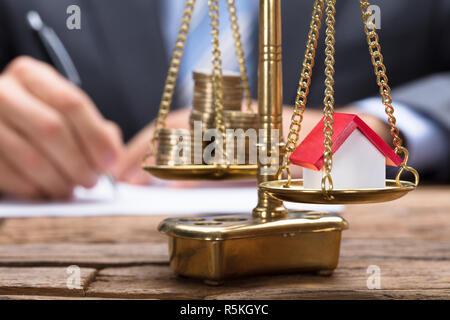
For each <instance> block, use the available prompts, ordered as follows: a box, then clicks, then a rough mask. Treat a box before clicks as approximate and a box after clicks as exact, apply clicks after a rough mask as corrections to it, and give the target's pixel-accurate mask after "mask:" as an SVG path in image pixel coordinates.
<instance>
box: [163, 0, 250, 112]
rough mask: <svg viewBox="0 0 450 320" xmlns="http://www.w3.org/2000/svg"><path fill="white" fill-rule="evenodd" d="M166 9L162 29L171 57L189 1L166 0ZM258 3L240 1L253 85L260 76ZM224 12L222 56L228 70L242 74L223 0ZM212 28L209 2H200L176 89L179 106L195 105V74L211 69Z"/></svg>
mask: <svg viewBox="0 0 450 320" xmlns="http://www.w3.org/2000/svg"><path fill="white" fill-rule="evenodd" d="M163 3H164V4H163V7H162V10H163V12H162V19H161V21H162V24H163V25H162V30H163V36H164V40H165V46H166V48H167V53H168V56H169V57H170V55H171V53H172V49H173V46H174V44H175V40H176V38H177V32H178V27H179V25H180V21H181V15H182V13H183V9H184V5H185V1H182V0H165V1H163ZM258 4H259V1H258V0H236V10H237V16H238V22H239V30H240V33H241V41H242V45H243V48H244V53H245V58H246V60H247V64H246V66H247V70H248V75H249V77H250V83H252V77H253V76H254V75H255V74H256V72H255V71H256V70H255V67H254V66H256V64H255V63H252V62H255V61H256V59H257V43H256V42H257V41H255V40H257V39H256V37H255V34H256V32H257V24H258ZM219 12H220V25H219V28H220V29H219V34H220V48H221V53H222V67H223V69H224V70H232V71H239V65H238V62H237V58H236V50H235V46H234V38H233V32H232V29H231V22H230V18H229V13H228V6H227V2H226V0H219ZM211 39H212V37H211V26H210V18H209V9H208V1H207V0H197V3H196V5H195V9H194V13H193V16H192V21H191V28H190V31H189V36H188V38H187V42H186V48H185V51H184V56H183V62H182V64H181V67H180V73H179V77H178V82H177V90H176V97H175V101H176V105H177V106H180V107H185V106H189V105H191V103H192V94H193V80H192V71H194V70H197V69H207V70H211V66H212V63H211V58H212V53H211V51H212V47H211V46H212V45H211Z"/></svg>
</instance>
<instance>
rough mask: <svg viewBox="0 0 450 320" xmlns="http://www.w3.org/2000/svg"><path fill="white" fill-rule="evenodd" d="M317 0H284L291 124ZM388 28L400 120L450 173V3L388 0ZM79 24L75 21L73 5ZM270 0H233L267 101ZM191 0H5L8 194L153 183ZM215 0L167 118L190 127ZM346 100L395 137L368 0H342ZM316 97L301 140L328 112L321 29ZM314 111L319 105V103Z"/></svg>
mask: <svg viewBox="0 0 450 320" xmlns="http://www.w3.org/2000/svg"><path fill="white" fill-rule="evenodd" d="M313 2H314V1H313V0H310V1H295V0H284V1H283V2H282V5H283V12H282V15H283V66H284V103H285V104H286V106H287V107H286V108H285V110H284V115H285V116H284V121H285V126H287V125H288V122H289V120H290V114H291V112H292V111H291V108H290V107H288V106H289V105H293V102H294V99H295V94H296V90H297V85H298V79H299V72H300V70H301V66H300V62H301V61H302V57H303V54H304V50H305V49H304V48H305V47H304V44H305V42H306V37H307V33H308V28H309V22H310V19H311V13H312V6H313ZM373 4H375V5H377V6H378V7H379V8H380V9H381V15H380V18H381V21H378V23H379V26H380V27H381V29H379V30H378V33H379V35H380V41H381V46H382V52H383V55H384V61H385V64H386V66H387V70H388V77H389V80H390V85H391V86H392V87H393V88H394V90H393V98H394V107H395V108H396V113H395V115H396V116H397V118H398V127H399V128H400V131H401V132H402V133H403V135H404V138H405V141H406V144H407V147H408V148H409V149H410V153H411V158H410V164H411V165H413V166H415V167H417V168H418V169H419V171H420V173H421V175H422V177H423V178H425V179H428V180H430V181H434V182H448V181H449V179H450V178H449V163H450V162H449V140H448V133H449V128H450V90H449V89H450V72H449V71H450V38H449V35H450V24H448V21H450V2H449V1H446V0H436V1H408V0H397V1H390V0H378V1H373ZM73 5H76V6H77V7H78V8H79V9H80V11H79V13H78V14H79V18H80V20H79V22H80V24H79V28H69V27H68V24H67V19H68V18H70V14H72V13H70V12H69V13H67V12H68V10H67V9H68V8H69V7H70V6H73ZM258 5H259V0H236V6H237V10H238V17H239V21H240V27H241V33H242V36H243V38H242V39H243V43H244V50H245V52H246V57H247V67H248V69H249V75H250V79H251V84H252V88H253V90H252V91H253V95H254V97H256V92H255V89H256V78H257V77H256V73H257V63H258V61H257V59H258V44H257V40H258V36H257V35H258ZM220 6H221V7H220V8H221V11H222V12H221V28H220V29H221V37H220V41H221V47H222V54H223V62H224V65H223V67H224V69H234V70H238V69H237V61H236V59H235V58H234V56H235V53H234V47H233V37H232V34H231V30H230V27H229V21H228V15H227V7H226V2H225V0H220ZM183 7H184V1H183V0H95V1H92V0H19V1H18V0H0V71H1V74H0V192H3V193H9V194H14V195H19V196H26V197H40V196H46V197H65V196H68V195H70V194H71V192H72V189H73V187H74V186H76V185H82V186H85V187H91V186H93V185H95V183H96V181H97V179H98V175H99V174H101V173H105V172H113V173H114V175H115V176H116V178H117V179H119V180H122V181H126V182H131V183H147V182H148V180H147V179H148V177H147V175H146V174H145V173H143V172H142V171H141V170H140V162H141V160H142V157H143V156H144V154H145V153H146V152H147V150H148V141H149V139H150V136H151V132H152V130H153V126H152V125H151V124H150V123H151V121H152V120H153V119H154V118H155V116H156V114H157V110H158V106H159V100H160V97H161V93H162V89H163V84H164V79H165V76H166V73H167V69H168V62H169V59H170V55H171V50H172V48H173V46H174V43H175V39H176V35H177V31H178V26H179V23H180V19H181V15H182V12H183ZM207 10H208V8H207V1H206V0H197V5H196V9H195V12H194V16H193V20H192V23H191V31H190V35H189V37H188V42H187V46H186V51H185V57H184V60H183V64H182V67H181V70H180V76H179V81H178V86H177V91H176V96H175V101H174V109H177V111H175V112H172V113H171V114H170V116H169V119H168V126H169V127H184V126H187V123H188V121H187V115H188V111H187V109H186V108H185V107H187V106H189V105H190V104H191V98H192V70H193V69H197V68H208V67H209V66H210V64H211V55H210V53H209V52H210V39H211V38H210V27H209V17H208V11H207ZM336 10H337V13H336V41H337V42H336V66H335V69H336V76H335V79H336V85H335V91H336V95H335V98H336V105H337V106H338V107H339V106H340V107H343V109H342V110H347V111H349V112H361V113H364V114H365V117H366V119H367V120H368V121H369V122H370V124H371V126H372V127H373V128H374V129H375V130H376V131H377V132H378V133H379V134H380V135H382V136H383V137H384V138H385V139H389V132H388V128H387V126H386V124H385V119H386V116H385V115H384V107H383V105H382V103H381V100H380V98H378V97H377V98H375V96H376V94H377V93H378V88H377V86H376V81H375V76H374V75H373V67H372V65H371V61H370V57H369V53H368V48H367V43H366V40H365V35H364V33H363V23H362V19H361V12H360V7H359V2H358V1H356V0H355V1H337V4H336ZM30 11H35V12H37V13H38V14H39V15H40V17H41V19H42V21H43V23H44V24H46V25H48V26H49V27H51V28H52V29H53V30H54V31H55V34H56V36H57V37H58V39H59V40H60V41H61V43H62V44H63V45H64V47H65V48H66V49H67V52H68V53H69V55H70V56H71V58H72V60H73V63H74V65H75V66H76V69H77V70H78V74H79V77H80V80H81V81H80V86H79V87H78V86H76V85H74V84H72V83H70V82H69V81H68V80H66V79H65V78H64V77H63V76H62V75H61V74H59V73H58V72H57V71H56V70H55V68H53V67H52V66H51V62H52V59H51V56H49V52H48V48H46V47H45V45H43V43H42V41H40V39H39V36H37V34H36V33H35V32H34V31H33V30H32V28H31V27H30V24H29V21H27V15H29V12H30ZM322 28H323V29H322V30H321V40H319V46H318V48H317V56H316V66H315V70H314V71H315V72H314V76H313V82H312V84H311V88H310V94H309V98H308V104H309V106H308V107H309V108H308V110H307V112H306V117H305V120H304V121H305V124H304V129H303V135H302V137H304V135H305V134H306V133H307V132H308V131H309V130H310V129H311V128H312V126H313V125H315V123H316V122H317V121H318V120H319V119H320V117H321V114H320V108H321V107H322V101H323V92H324V85H323V79H324V76H323V70H324V63H323V61H324V46H323V33H324V29H325V27H324V26H323V27H322ZM314 108H315V110H313V111H311V109H314Z"/></svg>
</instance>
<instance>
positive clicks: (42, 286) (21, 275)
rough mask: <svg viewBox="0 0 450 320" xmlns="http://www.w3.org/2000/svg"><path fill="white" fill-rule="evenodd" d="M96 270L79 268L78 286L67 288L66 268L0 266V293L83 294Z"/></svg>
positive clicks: (67, 275) (38, 294)
mask: <svg viewBox="0 0 450 320" xmlns="http://www.w3.org/2000/svg"><path fill="white" fill-rule="evenodd" d="M96 272H97V270H96V269H92V268H81V269H80V287H79V288H73V289H69V288H68V286H67V281H68V277H69V276H70V274H68V273H67V269H66V268H45V267H44V268H6V267H0V295H37V296H84V294H85V289H86V287H87V286H88V285H89V283H90V282H91V281H92V280H93V278H94V277H95V274H96ZM70 283H74V282H70Z"/></svg>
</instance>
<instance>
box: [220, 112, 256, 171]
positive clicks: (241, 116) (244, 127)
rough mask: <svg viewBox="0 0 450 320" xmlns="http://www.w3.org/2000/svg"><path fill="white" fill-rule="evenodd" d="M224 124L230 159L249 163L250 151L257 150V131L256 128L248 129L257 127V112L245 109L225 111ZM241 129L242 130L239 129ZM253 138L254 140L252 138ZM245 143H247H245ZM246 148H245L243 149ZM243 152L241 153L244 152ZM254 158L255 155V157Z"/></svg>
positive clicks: (234, 161)
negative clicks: (231, 144) (245, 110)
mask: <svg viewBox="0 0 450 320" xmlns="http://www.w3.org/2000/svg"><path fill="white" fill-rule="evenodd" d="M223 118H224V125H225V128H226V129H233V130H227V134H226V139H227V149H226V150H227V154H228V160H229V161H232V162H233V163H235V164H249V159H250V156H249V153H250V152H256V148H254V149H253V150H251V148H252V147H255V146H256V143H257V132H256V130H251V131H248V130H249V129H256V128H257V120H258V118H257V114H256V113H253V112H244V111H224V113H223ZM239 129H241V130H239ZM251 139H253V140H251ZM231 142H232V143H233V146H234V148H233V149H232V150H233V153H232V154H233V157H231V152H230V151H231V150H230V148H231V146H230V143H231ZM244 143H245V144H244ZM243 148H245V149H243ZM242 152H244V153H243V154H239V153H242ZM253 158H254V157H253Z"/></svg>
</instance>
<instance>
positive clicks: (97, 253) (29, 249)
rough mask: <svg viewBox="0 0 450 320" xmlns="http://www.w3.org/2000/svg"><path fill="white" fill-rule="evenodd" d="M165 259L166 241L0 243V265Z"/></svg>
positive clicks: (89, 264) (120, 263)
mask: <svg viewBox="0 0 450 320" xmlns="http://www.w3.org/2000/svg"><path fill="white" fill-rule="evenodd" d="M168 262H169V257H168V249H167V244H166V243H136V244H133V243H116V244H98V243H93V244H79V243H50V244H49V243H41V244H34V243H30V244H11V245H0V266H69V265H78V266H80V267H92V268H104V267H111V266H127V265H141V264H152V263H154V264H158V263H165V264H168Z"/></svg>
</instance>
